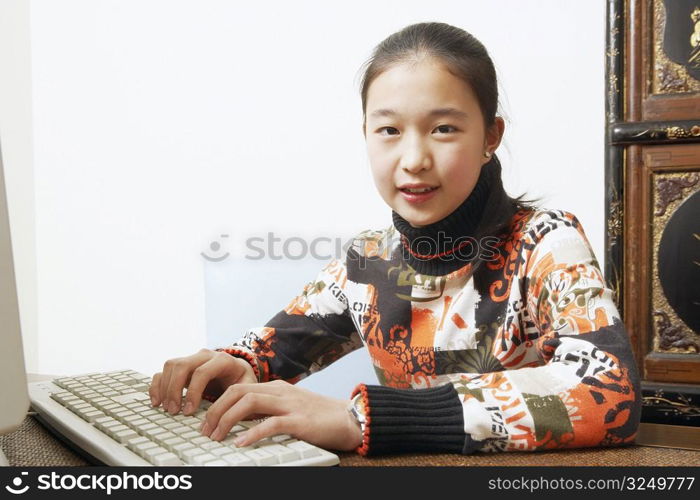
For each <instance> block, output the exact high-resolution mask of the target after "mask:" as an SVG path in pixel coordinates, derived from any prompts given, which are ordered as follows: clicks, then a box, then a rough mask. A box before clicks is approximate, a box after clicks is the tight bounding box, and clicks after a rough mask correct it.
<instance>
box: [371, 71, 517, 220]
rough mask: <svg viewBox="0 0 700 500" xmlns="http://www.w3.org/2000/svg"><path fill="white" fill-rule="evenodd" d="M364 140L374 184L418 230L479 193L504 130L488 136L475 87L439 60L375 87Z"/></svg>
mask: <svg viewBox="0 0 700 500" xmlns="http://www.w3.org/2000/svg"><path fill="white" fill-rule="evenodd" d="M366 117H367V118H366V126H365V129H364V130H363V132H364V133H365V138H366V141H367V153H368V155H369V161H370V165H371V168H372V175H373V177H374V182H375V184H376V186H377V189H378V190H379V194H380V195H381V196H382V198H383V199H384V201H385V202H386V203H387V204H388V205H389V206H390V207H391V208H392V209H393V210H394V211H396V212H397V213H398V214H399V215H401V217H403V218H404V219H406V220H407V221H408V222H409V223H410V224H411V225H412V226H414V227H420V226H425V225H428V224H432V223H433V222H437V221H439V220H440V219H443V218H444V217H446V216H448V215H449V214H451V213H452V212H453V211H454V210H455V209H456V208H457V207H458V206H459V205H460V204H461V203H462V202H463V201H464V200H465V199H466V198H467V196H469V194H470V193H471V192H472V189H474V185H475V184H476V181H477V179H478V178H479V173H480V172H481V167H482V165H484V164H485V163H487V162H488V161H489V158H487V157H485V156H484V152H486V151H488V152H489V153H493V151H494V150H495V149H496V148H497V147H498V144H499V143H500V140H501V137H502V135H503V129H504V123H503V120H502V119H501V118H496V122H495V124H494V125H493V126H492V127H490V129H489V130H485V127H484V118H483V115H482V113H481V109H480V107H479V102H478V101H477V99H476V96H475V95H474V92H473V91H472V89H471V86H470V85H468V84H467V83H466V82H464V81H463V80H462V79H460V78H458V77H456V76H454V75H453V74H452V73H450V72H449V71H448V70H447V69H446V67H445V66H444V65H443V64H442V63H441V62H440V61H438V60H436V59H434V58H425V59H422V60H420V62H417V63H401V64H396V65H394V66H392V67H391V68H389V69H388V70H386V71H385V72H383V73H382V74H380V75H379V76H378V77H376V78H375V79H374V81H373V82H372V83H371V85H370V87H369V90H368V93H367V103H366Z"/></svg>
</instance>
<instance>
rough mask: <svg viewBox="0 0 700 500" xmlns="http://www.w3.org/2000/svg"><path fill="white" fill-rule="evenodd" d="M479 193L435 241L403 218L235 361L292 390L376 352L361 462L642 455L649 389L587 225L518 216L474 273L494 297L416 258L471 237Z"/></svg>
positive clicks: (365, 240)
mask: <svg viewBox="0 0 700 500" xmlns="http://www.w3.org/2000/svg"><path fill="white" fill-rule="evenodd" d="M482 177H484V176H482ZM482 177H480V179H479V182H478V183H477V187H476V188H475V191H474V192H473V193H472V195H470V197H469V198H467V200H465V203H464V204H463V205H462V206H461V207H460V208H459V209H458V210H457V211H456V212H455V213H453V214H451V215H450V216H448V217H447V218H446V219H445V220H443V221H441V222H440V223H437V224H435V225H433V226H432V227H431V226H428V228H427V230H426V229H425V228H421V229H416V228H412V227H411V226H410V224H408V223H407V222H406V221H405V220H403V219H402V218H401V217H400V216H398V214H396V213H394V224H393V225H392V226H390V227H389V228H387V229H385V230H383V231H366V232H363V233H361V234H360V235H358V236H357V237H356V239H355V241H354V244H353V245H352V246H351V248H349V249H348V251H347V253H346V256H345V259H344V260H333V261H332V262H330V263H329V264H328V265H327V266H325V268H324V269H323V270H322V271H321V272H320V273H319V274H318V276H317V277H316V279H315V280H314V281H312V282H310V283H308V284H307V285H306V287H305V288H304V289H303V292H302V293H301V294H300V295H299V296H298V297H296V298H294V299H293V300H292V301H291V302H290V303H289V305H287V307H286V308H285V309H284V310H282V311H280V312H279V313H278V314H277V315H276V316H274V317H273V318H272V319H271V320H270V321H269V322H268V323H267V324H266V325H265V326H264V327H260V328H255V329H251V330H249V331H248V332H246V333H245V335H244V336H243V338H242V339H241V340H240V341H238V342H236V343H235V344H233V345H231V346H229V347H228V348H227V349H226V350H227V351H228V352H229V353H231V354H233V355H237V356H242V357H244V358H246V359H247V360H248V361H249V362H250V363H251V364H252V366H253V368H254V370H255V373H256V375H257V376H258V379H259V381H261V382H265V381H270V380H274V379H283V380H287V381H288V382H291V383H295V382H297V381H299V380H301V379H302V378H304V377H306V376H308V375H309V374H311V373H314V372H316V371H318V370H321V369H322V368H324V367H325V366H328V365H329V364H330V363H332V362H334V361H335V360H337V359H338V358H340V357H342V356H343V355H345V354H347V353H349V352H351V351H353V350H355V349H358V348H362V347H363V346H364V347H365V348H366V349H368V351H369V354H370V357H371V359H372V362H373V364H374V368H375V371H376V374H377V377H378V380H379V382H380V384H381V385H364V384H361V385H359V386H358V387H357V388H356V389H355V391H354V393H353V395H354V394H356V393H358V392H360V393H361V394H363V397H364V398H365V405H366V408H367V411H368V425H367V426H366V429H365V435H364V441H363V443H362V445H361V446H360V447H359V448H358V450H357V451H358V452H360V453H362V454H378V453H393V452H401V451H405V452H418V451H435V452H457V453H470V452H473V451H477V450H479V451H511V450H542V449H553V448H574V447H588V446H615V445H622V444H628V443H632V442H633V441H634V438H635V434H636V431H637V427H638V423H639V417H640V410H641V406H640V405H641V403H640V402H641V398H640V385H639V376H638V373H637V368H636V365H635V362H634V358H633V356H632V350H631V347H630V343H629V340H628V336H627V334H626V332H625V329H624V326H623V324H622V322H621V321H620V318H619V314H618V311H617V309H616V307H615V305H614V303H613V300H612V292H611V290H610V289H609V288H608V287H607V286H606V283H605V280H604V278H603V276H602V275H601V272H600V270H599V266H598V263H597V262H596V259H595V257H594V254H593V251H592V249H591V247H590V245H589V243H588V241H587V239H586V236H585V235H584V232H583V229H582V227H581V224H580V223H579V221H578V220H577V219H576V217H574V216H573V215H572V214H570V213H567V212H564V211H560V210H542V209H523V210H519V211H517V212H516V213H515V214H514V215H513V217H512V220H511V222H510V229H509V231H508V232H507V233H504V234H502V235H501V238H500V239H498V240H491V242H490V243H489V244H487V245H486V247H488V248H489V249H490V254H489V255H488V258H485V261H484V262H482V263H481V269H480V270H479V271H478V272H477V273H481V274H480V275H481V276H482V282H483V283H485V286H484V287H475V279H474V276H473V267H475V265H476V264H475V261H469V262H466V263H465V262H464V261H459V260H458V259H457V262H456V263H455V262H453V261H448V260H446V259H445V258H444V256H443V260H445V263H444V264H443V263H440V262H438V263H437V264H436V262H435V259H431V258H427V257H425V256H424V257H420V255H421V254H420V252H417V251H415V250H416V248H418V247H414V246H413V245H412V243H415V242H418V238H419V237H426V236H430V237H435V236H436V235H437V236H438V237H439V235H438V234H437V231H438V230H439V231H442V232H443V234H452V235H454V234H462V235H464V234H470V233H468V232H467V233H465V231H467V230H471V229H473V223H474V218H475V216H474V214H476V217H477V218H478V216H480V214H479V212H480V210H476V209H475V207H478V206H481V205H484V200H485V199H486V198H485V197H487V195H488V191H489V189H490V186H489V182H488V180H485V179H483V178H482ZM499 181H500V177H499ZM501 189H502V188H501ZM431 231H432V233H431ZM424 246H425V245H424ZM451 248H452V249H454V248H455V247H451ZM409 250H410V251H409ZM426 271H427V272H430V273H432V274H428V273H427V272H426ZM446 271H447V272H446ZM477 288H483V289H484V293H480V292H479V291H478V289H477Z"/></svg>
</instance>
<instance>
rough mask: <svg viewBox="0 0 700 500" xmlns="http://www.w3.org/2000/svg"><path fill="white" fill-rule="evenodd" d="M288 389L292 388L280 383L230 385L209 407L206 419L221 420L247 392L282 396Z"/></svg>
mask: <svg viewBox="0 0 700 500" xmlns="http://www.w3.org/2000/svg"><path fill="white" fill-rule="evenodd" d="M289 387H293V386H291V385H290V384H287V383H285V382H281V381H280V382H277V381H275V382H264V383H254V384H234V385H230V386H229V387H228V388H227V389H226V390H225V391H224V393H223V394H222V395H221V396H219V398H218V399H217V400H216V401H215V402H214V403H212V405H211V406H210V407H209V409H208V410H207V415H206V419H207V420H209V419H211V422H218V420H219V418H221V416H222V415H223V414H224V413H226V412H227V411H228V409H229V408H231V407H232V406H233V405H234V404H236V402H237V401H238V400H239V399H241V398H242V397H243V396H244V395H246V394H248V393H249V392H256V393H260V394H270V395H273V396H282V395H283V394H285V393H286V392H287V391H288V388H289ZM211 422H210V423H211ZM213 429H214V427H211V430H213Z"/></svg>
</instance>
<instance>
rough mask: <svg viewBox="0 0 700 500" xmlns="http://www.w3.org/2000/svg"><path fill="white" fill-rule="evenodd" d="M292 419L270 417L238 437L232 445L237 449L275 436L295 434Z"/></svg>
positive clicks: (287, 417)
mask: <svg viewBox="0 0 700 500" xmlns="http://www.w3.org/2000/svg"><path fill="white" fill-rule="evenodd" d="M295 432H296V431H295V426H294V419H293V418H292V417H289V416H278V417H270V418H268V419H266V420H264V421H263V422H260V423H259V424H258V425H256V426H254V427H252V428H251V429H249V430H248V431H246V432H245V433H244V434H242V435H240V436H238V438H236V440H235V441H234V444H235V445H236V446H238V447H241V446H248V445H249V444H252V443H255V442H256V441H260V440H261V439H265V438H267V437H270V436H275V435H277V434H290V435H294V434H295Z"/></svg>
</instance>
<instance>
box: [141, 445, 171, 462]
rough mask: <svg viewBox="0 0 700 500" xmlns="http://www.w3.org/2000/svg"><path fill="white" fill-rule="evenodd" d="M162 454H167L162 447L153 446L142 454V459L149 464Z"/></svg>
mask: <svg viewBox="0 0 700 500" xmlns="http://www.w3.org/2000/svg"><path fill="white" fill-rule="evenodd" d="M164 453H169V452H168V450H166V449H165V448H163V447H162V446H154V447H152V448H148V449H147V450H146V451H144V452H143V458H144V459H146V460H148V461H149V462H151V461H152V460H153V459H154V458H155V457H156V456H158V455H162V454H164Z"/></svg>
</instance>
